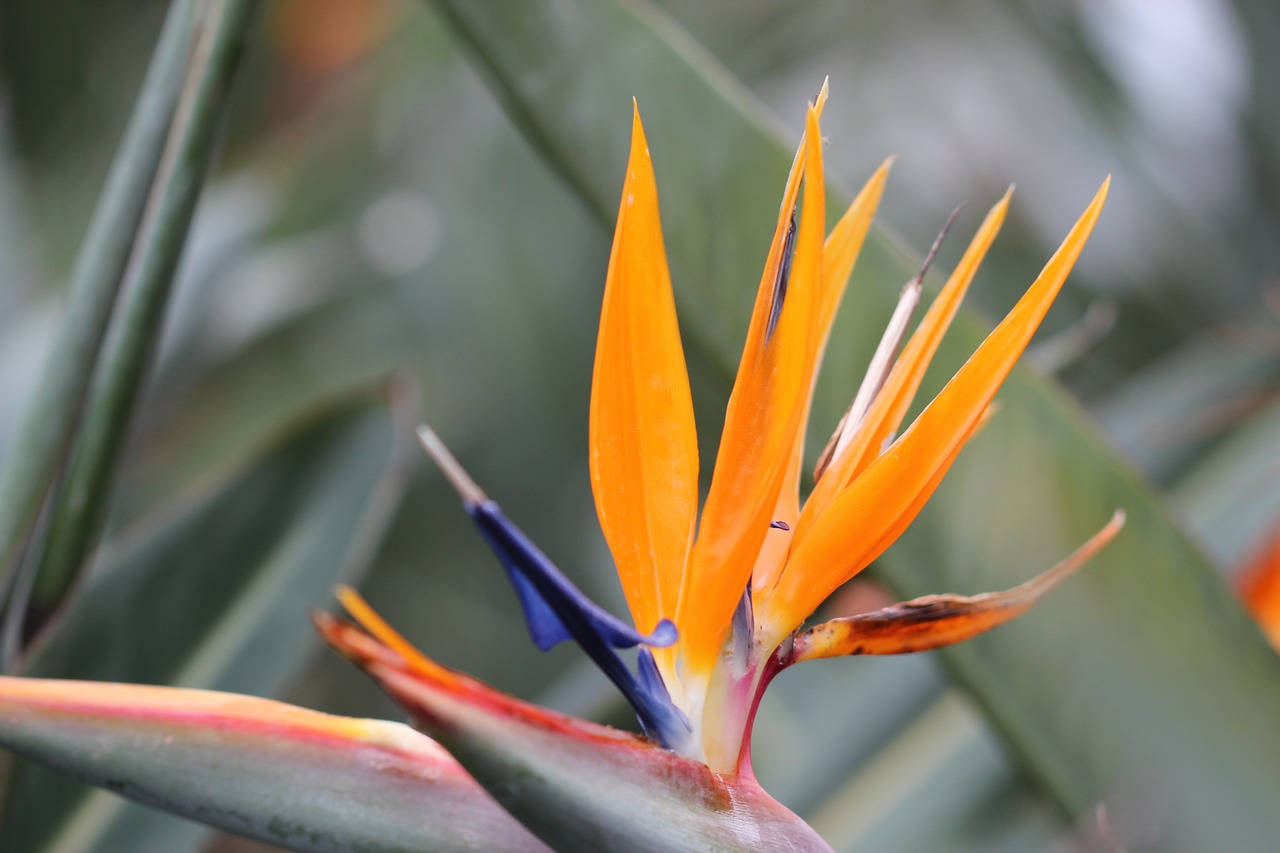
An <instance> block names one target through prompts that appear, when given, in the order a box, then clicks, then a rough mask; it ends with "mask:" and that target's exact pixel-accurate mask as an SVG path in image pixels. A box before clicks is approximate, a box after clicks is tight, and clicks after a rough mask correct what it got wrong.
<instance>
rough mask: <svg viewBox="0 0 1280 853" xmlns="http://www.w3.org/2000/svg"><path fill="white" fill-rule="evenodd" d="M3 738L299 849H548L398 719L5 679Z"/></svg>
mask: <svg viewBox="0 0 1280 853" xmlns="http://www.w3.org/2000/svg"><path fill="white" fill-rule="evenodd" d="M0 742H2V743H3V744H4V745H5V746H6V747H8V748H10V749H13V750H15V751H17V752H19V753H21V754H23V755H26V756H29V757H31V758H33V759H36V760H38V761H42V762H45V763H48V764H50V765H52V766H54V767H57V768H58V769H60V770H62V771H64V772H67V773H70V774H72V775H74V776H76V777H77V778H80V779H83V780H84V781H86V782H90V783H92V784H95V785H101V786H104V787H106V788H108V789H109V790H112V791H114V792H116V793H118V794H121V795H123V796H126V797H129V798H130V799H134V800H137V801H139V802H142V803H144V804H146V805H149V806H152V807H154V808H159V809H164V810H165V811H169V812H172V813H174V814H178V815H182V816H184V817H188V818H191V819H192V820H197V821H201V822H204V823H207V824H210V825H212V826H216V827H220V828H222V829H226V830H229V831H231V832H234V833H237V834H239V835H244V836H247V837H249V838H256V839H259V840H262V841H267V842H269V843H271V844H275V845H278V846H280V847H282V848H284V849H288V850H298V851H313V852H314V853H346V851H351V850H365V851H387V853H390V851H404V853H411V851H422V853H427V851H439V852H440V853H446V851H467V850H482V849H483V850H492V851H495V853H497V851H545V850H546V849H547V848H546V847H545V846H544V845H543V844H542V843H541V842H539V841H538V840H537V839H536V838H534V837H533V836H532V835H530V834H529V833H528V832H527V831H525V830H524V829H523V828H522V827H521V826H520V824H518V823H517V822H516V821H515V820H514V819H513V818H512V817H511V816H510V815H509V814H507V813H506V812H504V811H503V810H502V808H501V807H500V806H498V804H497V803H496V802H494V801H493V799H492V798H491V797H489V795H488V794H486V793H485V792H484V789H483V788H481V787H480V786H479V785H478V784H477V783H476V782H475V780H474V779H472V778H471V777H470V776H468V775H467V774H466V772H465V771H464V770H463V769H462V768H461V766H459V765H458V763H457V762H456V761H455V760H453V758H451V757H450V755H449V753H448V752H446V751H445V750H444V749H443V748H442V747H441V746H440V745H439V744H437V743H435V742H434V741H432V740H431V739H430V738H428V737H426V736H425V735H422V734H419V733H418V732H415V731H413V730H412V729H410V728H409V727H407V726H405V725H403V724H400V723H390V722H385V721H382V720H359V719H351V718H347V717H333V716H330V715H327V714H320V713H317V712H315V711H308V710H305V709H303V708H297V707H294V706H291V705H284V704H281V703H279V702H272V701H269V700H265V699H255V698H251V697H246V696H236V695H231V694H226V693H215V692H211V691H203V690H200V691H197V690H179V689H172V688H164V687H145V686H137V685H124V684H102V683H98V682H77V681H47V680H43V679H20V678H0Z"/></svg>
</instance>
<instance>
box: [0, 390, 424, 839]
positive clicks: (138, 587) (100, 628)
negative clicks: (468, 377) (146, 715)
mask: <svg viewBox="0 0 1280 853" xmlns="http://www.w3.org/2000/svg"><path fill="white" fill-rule="evenodd" d="M370 397H371V395H370V394H369V393H368V392H365V393H364V394H363V395H360V396H352V397H349V398H348V399H347V400H345V401H343V400H339V401H335V402H332V403H330V405H329V407H328V408H326V409H322V410H320V411H318V412H316V413H315V414H314V415H313V416H312V418H311V419H309V420H308V421H306V422H304V423H300V424H299V425H298V426H297V427H296V428H295V430H294V432H292V433H291V434H289V435H286V436H282V438H281V440H280V442H279V443H278V445H277V446H275V447H273V448H271V450H270V452H269V453H267V454H266V455H265V457H264V458H262V459H259V460H253V463H252V465H251V466H249V467H247V469H246V470H242V471H240V472H237V473H236V474H235V476H234V477H232V478H231V479H230V482H227V483H224V484H216V483H215V484H203V485H201V486H198V487H197V489H196V492H195V493H194V494H188V495H185V496H183V497H180V498H177V499H174V500H173V501H172V502H171V503H170V504H168V505H167V506H165V507H162V508H161V509H160V510H158V513H157V515H158V517H151V518H145V519H142V520H140V521H138V522H137V523H136V524H134V525H133V526H132V527H131V528H130V529H128V530H125V531H121V532H120V534H119V535H118V537H117V539H116V541H115V542H114V543H112V544H111V545H110V546H109V548H108V551H107V553H105V554H103V555H102V557H101V558H100V562H99V568H98V569H97V570H96V571H95V572H94V574H93V576H92V577H90V578H89V579H88V580H87V582H86V583H85V586H84V589H83V590H82V591H81V594H79V595H78V596H77V597H76V598H75V600H74V601H73V602H72V604H71V605H70V606H69V607H68V608H67V610H66V612H65V613H63V614H62V615H61V616H60V618H59V620H58V621H57V622H55V623H53V625H52V626H51V627H52V628H53V629H54V630H53V631H51V632H50V633H51V634H52V636H50V637H48V638H47V641H46V642H44V643H42V644H41V645H40V646H39V647H38V648H37V651H36V653H35V657H34V659H33V660H32V661H30V664H29V667H28V671H29V672H31V673H33V674H37V675H41V676H56V677H60V678H80V679H93V680H101V681H129V682H141V683H161V684H174V685H178V686H185V687H205V688H214V689H220V690H228V691H235V692H243V693H253V694H269V693H272V692H274V691H277V690H279V689H280V688H281V687H282V686H283V685H284V684H285V682H286V680H287V679H288V678H289V677H290V676H291V675H293V673H294V671H295V670H296V668H297V667H298V665H299V664H300V663H301V662H302V660H303V658H304V657H305V656H306V655H307V654H309V653H310V652H312V651H314V649H315V648H316V644H315V639H314V636H313V634H312V632H311V630H310V626H309V625H308V624H307V619H306V614H307V612H308V610H309V609H310V608H312V607H316V606H320V605H322V604H323V603H325V602H326V601H327V600H328V597H329V591H330V589H331V588H332V586H333V585H334V584H335V583H337V582H339V581H348V582H349V581H353V580H354V579H355V578H354V575H355V574H356V573H357V572H359V571H361V570H362V569H363V568H364V566H365V565H366V564H367V562H368V561H369V559H370V558H371V557H372V552H373V548H374V547H375V546H376V544H377V542H378V541H379V540H380V538H381V534H382V531H383V530H384V528H385V525H386V524H387V523H388V521H389V520H390V515H391V512H392V510H393V509H394V508H395V506H396V505H397V502H398V496H399V494H400V492H401V489H402V487H403V485H404V475H405V473H406V472H407V469H406V467H405V461H406V460H405V458H404V455H403V452H404V450H405V449H406V448H407V444H406V443H404V442H403V439H405V438H407V436H408V432H407V430H405V431H402V432H403V435H401V436H400V439H401V441H400V443H399V444H397V443H396V437H395V435H394V433H393V429H392V423H391V421H390V419H389V418H388V416H387V413H386V409H385V405H384V404H383V403H382V401H381V400H380V399H378V398H377V397H375V398H373V399H370ZM396 447H399V450H398V451H397V450H396V449H395V448H396ZM210 492H211V494H210ZM84 794H85V791H84V789H83V788H82V787H81V786H80V785H78V784H76V783H74V782H71V781H70V780H68V779H66V778H65V777H63V776H60V775H58V774H55V773H52V772H51V771H47V770H43V769H41V768H35V767H32V766H29V765H24V766H22V767H21V768H20V770H19V772H18V773H16V774H15V778H14V782H13V784H12V786H11V789H10V795H9V796H10V799H9V806H8V809H7V811H6V816H5V817H6V819H5V822H4V824H3V827H2V832H3V834H0V847H4V848H5V849H10V847H11V848H12V849H16V850H30V851H35V850H43V849H56V843H55V842H56V839H59V838H61V839H68V838H74V839H77V840H78V841H77V843H79V844H81V845H82V846H81V847H79V848H77V849H85V850H101V851H103V853H107V851H113V850H121V849H128V850H131V851H142V850H148V849H151V850H157V851H163V850H173V849H175V848H178V847H180V846H181V845H182V843H184V842H179V841H175V840H174V835H173V833H174V832H175V831H177V832H179V833H183V832H185V833H186V834H187V836H190V834H191V833H192V832H193V831H198V830H192V828H191V827H190V826H179V827H177V829H176V830H175V826H176V824H175V822H174V821H172V819H169V818H166V817H164V816H161V815H157V814H156V813H151V812H146V811H144V810H141V809H136V808H134V807H129V809H128V811H129V813H128V814H127V815H126V814H125V808H124V805H125V804H124V803H123V802H121V801H119V800H116V799H114V798H112V797H111V796H110V795H107V794H103V793H91V794H89V795H88V796H87V797H86V796H85V795H84ZM126 837H127V838H128V839H129V841H128V843H127V844H126V843H125V842H124V840H123V839H125V838H126ZM144 841H145V842H146V843H145V844H144ZM122 844H123V846H120V845H122ZM49 845H54V846H53V847H50V846H49Z"/></svg>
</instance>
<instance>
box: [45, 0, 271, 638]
mask: <svg viewBox="0 0 1280 853" xmlns="http://www.w3.org/2000/svg"><path fill="white" fill-rule="evenodd" d="M257 6H258V3H257V0H211V2H208V3H206V4H205V5H204V8H203V12H204V15H203V18H202V20H201V30H200V35H199V39H198V42H197V44H196V45H195V47H194V49H193V52H192V55H191V63H190V65H189V67H188V70H187V74H186V78H185V80H184V84H183V88H184V91H183V97H182V100H181V102H180V104H179V109H178V112H177V114H176V115H175V117H174V122H173V126H172V128H171V129H170V133H169V137H168V140H167V141H166V143H165V150H164V153H163V157H162V160H161V165H160V169H159V171H158V172H157V174H156V178H155V183H154V185H153V187H152V191H151V195H150V197H149V199H148V201H147V207H146V210H145V212H144V215H143V218H142V221H141V222H140V224H139V227H138V235H137V237H136V239H135V242H134V246H133V252H132V254H131V256H130V259H129V268H128V270H127V271H126V273H125V275H126V278H125V292H124V296H123V301H122V303H121V305H120V307H119V311H118V315H117V318H116V322H115V324H114V332H113V334H112V336H111V339H110V340H109V342H108V345H107V348H106V350H105V352H104V354H103V357H102V365H101V372H100V373H99V374H98V378H97V381H96V382H95V387H94V389H93V393H92V395H91V397H90V399H89V401H88V403H87V405H86V410H85V416H84V422H83V426H82V428H81V430H80V432H79V435H78V438H77V446H76V450H75V453H74V454H73V456H72V459H71V463H70V468H69V470H68V474H67V483H66V485H65V487H64V488H63V489H62V490H61V491H60V492H59V493H58V498H57V501H56V503H55V506H54V512H53V515H52V518H51V520H50V523H49V532H48V534H47V536H48V539H47V541H48V546H47V550H46V551H45V552H44V554H43V558H42V561H41V563H40V569H39V573H38V575H37V577H36V581H35V586H34V588H33V591H32V596H31V606H32V609H33V610H34V613H35V618H36V619H37V620H38V619H39V618H41V617H43V616H44V615H45V614H47V613H49V612H50V611H51V610H52V609H53V608H54V607H55V606H56V605H57V604H58V603H59V602H60V601H61V599H62V597H63V595H64V594H65V592H66V591H67V589H69V588H70V586H71V584H72V583H73V581H74V580H75V578H76V576H77V574H78V572H79V571H80V568H81V566H82V564H83V561H84V555H85V553H86V551H87V550H88V549H89V547H90V546H91V545H92V543H93V542H94V541H95V539H96V537H97V535H98V533H99V531H100V527H101V523H102V517H103V515H104V510H105V505H106V499H107V495H108V490H109V487H110V484H111V481H112V476H113V473H114V470H115V464H116V460H117V458H118V457H119V454H120V448H121V446H122V444H123V440H124V436H125V432H126V430H127V428H128V425H129V423H130V415H131V414H132V411H133V405H134V401H135V399H136V397H137V394H138V391H139V388H140V387H141V385H142V380H143V377H144V376H145V375H146V369H147V366H148V362H149V359H150V355H151V352H152V350H153V349H154V347H155V344H156V341H157V340H158V338H159V334H160V329H161V326H162V321H163V319H164V315H165V308H166V306H167V304H168V297H169V293H170V290H171V286H172V283H173V278H174V273H175V272H176V270H177V267H178V261H179V259H180V258H181V257H182V248H183V245H184V244H185V243H186V237H187V230H188V227H189V226H190V223H191V217H192V215H193V213H194V212H195V206H196V201H197V199H198V198H199V196H200V188H201V186H202V185H203V183H204V180H205V174H206V172H207V170H208V167H209V163H210V160H211V159H212V157H213V151H214V147H215V145H214V143H215V141H216V139H217V130H218V128H219V127H220V126H221V118H222V114H223V108H224V106H225V104H226V101H227V97H228V90H229V88H230V85H231V80H232V78H233V76H234V74H235V70H236V68H237V66H238V64H239V60H240V57H241V54H242V53H243V48H244V40H245V35H246V33H247V31H248V28H249V25H250V23H251V21H252V19H253V15H254V12H255V11H256V9H257Z"/></svg>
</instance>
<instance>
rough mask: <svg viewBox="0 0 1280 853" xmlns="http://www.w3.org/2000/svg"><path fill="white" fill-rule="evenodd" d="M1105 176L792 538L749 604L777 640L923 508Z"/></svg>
mask: <svg viewBox="0 0 1280 853" xmlns="http://www.w3.org/2000/svg"><path fill="white" fill-rule="evenodd" d="M1109 186H1110V178H1108V179H1107V180H1106V181H1104V182H1103V184H1102V187H1101V188H1100V189H1099V190H1098V193H1097V195H1096V196H1095V197H1094V199H1093V201H1092V202H1091V203H1090V205H1089V207H1088V208H1087V209H1086V210H1085V212H1084V214H1083V215H1082V216H1081V217H1080V219H1079V220H1078V221H1077V222H1076V224H1075V226H1074V227H1073V228H1072V229H1071V233H1070V234H1068V235H1067V238H1066V240H1064V241H1063V243H1062V246H1061V247H1059V249H1058V251H1057V252H1056V253H1055V254H1054V256H1053V257H1052V258H1050V260H1049V262H1048V264H1046V265H1045V268H1044V270H1043V271H1042V272H1041V273H1040V276H1039V278H1037V279H1036V281H1035V283H1034V284H1032V285H1031V288H1030V289H1029V290H1028V291H1027V293H1026V294H1025V295H1024V296H1023V297H1022V299H1020V300H1019V301H1018V304H1017V305H1015V306H1014V307H1013V310H1011V311H1010V312H1009V314H1008V315H1007V316H1006V317H1005V319H1004V320H1003V321H1002V322H1001V323H1000V325H999V326H997V327H996V329H995V331H993V332H992V333H991V334H990V335H989V336H988V337H987V339H986V340H985V341H983V342H982V344H981V345H980V346H979V347H978V349H977V351H976V352H974V354H973V356H972V357H971V358H970V359H969V361H968V362H966V363H965V365H964V366H963V367H961V368H960V371H959V372H958V373H956V375H955V376H954V377H953V378H952V380H951V381H950V382H949V383H947V386H946V387H945V388H943V389H942V391H941V392H940V393H939V394H938V396H937V397H935V398H934V400H933V402H931V403H930V404H929V406H928V407H927V408H926V409H925V410H924V411H923V412H921V414H920V416H919V417H918V418H917V419H916V421H915V423H913V424H912V425H911V426H910V427H909V428H908V429H907V431H906V432H905V433H903V434H902V436H901V437H899V438H898V440H897V441H895V442H894V444H893V446H892V447H890V448H889V449H888V450H886V451H885V452H884V453H883V454H882V455H881V456H880V457H879V458H877V459H876V461H875V462H873V463H872V464H871V465H870V466H869V467H868V468H867V469H866V470H865V471H864V472H863V473H862V475H861V476H859V477H858V478H857V479H856V480H854V481H853V483H852V484H850V485H849V486H848V487H847V488H846V489H845V490H844V491H843V492H842V493H841V494H840V495H839V496H838V497H836V498H835V500H833V501H832V502H831V504H830V505H829V507H828V508H827V510H826V511H825V512H824V513H823V514H822V516H821V517H820V518H818V519H817V520H816V521H815V523H814V525H813V528H812V530H811V531H810V532H809V534H808V535H807V536H806V537H805V538H804V540H803V541H801V542H800V543H798V544H797V545H796V548H795V551H794V552H793V553H792V555H791V559H790V560H789V561H788V563H787V566H786V568H785V569H784V571H783V573H782V576H781V577H780V578H779V580H778V582H777V584H775V586H774V588H773V591H772V592H771V594H770V595H769V596H768V598H767V601H766V602H765V603H766V604H767V607H768V613H767V615H762V614H760V613H759V612H757V618H758V619H759V620H760V621H762V622H764V621H765V620H766V619H767V627H766V630H767V631H768V632H769V633H770V635H771V639H776V640H780V639H781V638H782V637H783V636H785V635H786V634H787V633H789V632H790V631H791V630H793V629H794V628H795V627H796V626H797V625H799V624H800V622H802V621H803V620H804V619H805V617H807V616H808V615H809V614H810V613H812V612H813V610H814V609H815V608H816V607H817V606H818V604H820V603H821V602H822V601H823V599H825V598H826V597H827V596H828V595H830V594H831V593H832V592H833V591H834V590H835V589H836V587H838V586H839V585H840V584H842V583H844V582H845V581H846V580H848V579H849V578H850V577H852V576H853V575H855V574H857V573H858V572H859V571H861V570H862V569H863V568H865V567H866V566H867V564H868V563H870V562H871V561H872V560H874V559H875V558H876V557H878V556H879V555H880V554H881V553H882V552H883V551H884V549H885V548H887V547H889V545H890V544H891V543H892V542H893V540H894V539H896V538H897V537H898V536H899V535H900V534H901V533H902V531H903V530H905V529H906V527H907V525H908V524H910V523H911V521H912V520H913V519H914V518H915V516H916V514H917V513H918V512H919V511H920V509H921V508H923V506H924V503H925V501H927V500H928V497H929V496H930V495H931V494H932V492H933V490H934V488H936V486H937V484H938V483H939V482H940V481H941V478H942V475H943V474H945V473H946V470H947V469H948V468H949V467H950V465H951V463H952V461H953V460H954V459H955V457H956V455H958V453H959V451H960V448H961V447H962V446H963V444H964V441H965V440H966V439H967V437H968V436H969V435H970V434H971V433H972V432H973V430H974V428H975V427H976V426H977V424H978V422H979V420H980V418H981V416H982V413H983V411H984V410H985V409H986V407H987V405H988V403H990V401H991V398H992V397H993V396H994V395H995V392H996V390H997V389H998V388H999V387H1000V385H1001V383H1002V382H1003V381H1004V379H1005V377H1006V376H1007V375H1008V373H1009V371H1010V370H1011V369H1012V368H1013V365H1014V363H1015V362H1016V361H1017V360H1018V357H1019V356H1020V355H1021V354H1022V351H1023V349H1024V348H1025V347H1026V345H1027V342H1028V341H1030V339H1031V336H1032V335H1033V334H1034V333H1035V330H1036V328H1037V327H1038V326H1039V324H1040V321H1041V319H1042V318H1043V317H1044V315H1045V313H1046V312H1047V311H1048V310H1049V306H1050V305H1052V304H1053V300H1054V297H1056V296H1057V294H1058V291H1059V289H1060V288H1061V287H1062V284H1063V282H1064V281H1065V280H1066V277H1067V274H1068V273H1069V272H1070V271H1071V267H1072V266H1073V265H1074V264H1075V261H1076V258H1077V257H1079V254H1080V251H1081V250H1082V249H1083V248H1084V244H1085V242H1086V241H1087V240H1088V238H1089V234H1090V232H1091V231H1092V230H1093V226H1094V223H1096V222H1097V219H1098V215H1099V213H1101V211H1102V206H1103V203H1104V202H1105V200H1106V195H1107V189H1108V187H1109Z"/></svg>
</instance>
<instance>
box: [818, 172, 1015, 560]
mask: <svg viewBox="0 0 1280 853" xmlns="http://www.w3.org/2000/svg"><path fill="white" fill-rule="evenodd" d="M1012 192H1013V190H1012V189H1010V190H1009V192H1007V193H1005V195H1004V198H1002V199H1000V201H999V202H998V203H997V204H996V205H995V207H993V208H991V210H990V212H988V213H987V216H986V218H985V219H984V220H983V222H982V225H981V227H980V228H979V229H978V233H977V234H975V235H974V237H973V240H972V241H970V243H969V247H968V248H967V249H966V250H965V253H964V256H963V257H961V259H960V263H959V264H957V265H956V268H955V270H954V271H953V272H952V273H951V277H950V278H948V279H947V283H946V284H945V285H944V286H943V288H942V290H941V291H940V292H939V293H938V297H937V298H936V299H935V300H934V301H933V304H932V305H931V306H929V310H928V312H927V313H926V314H925V316H924V319H923V320H921V321H920V326H919V327H918V328H917V329H916V331H915V334H913V335H912V336H911V339H910V340H909V341H907V345H906V346H905V347H903V349H902V354H901V356H899V358H898V360H897V362H895V363H894V366H893V369H892V370H891V371H890V372H889V376H888V378H887V379H886V380H885V384H884V387H883V388H882V389H881V390H880V393H879V394H878V395H877V396H876V399H875V401H874V402H873V403H872V404H871V407H870V409H868V410H867V415H866V417H865V418H864V419H863V421H862V424H861V425H860V426H858V427H857V429H856V431H854V433H853V435H852V438H851V439H850V440H849V441H848V443H847V444H846V446H845V447H844V448H843V449H841V450H840V452H839V453H838V455H836V456H835V458H833V459H832V461H831V462H830V464H829V465H828V466H827V468H826V470H825V471H823V472H822V475H821V476H820V477H819V478H818V481H817V483H816V484H815V485H814V489H813V492H812V493H811V494H810V495H809V498H808V500H807V501H805V507H804V512H803V513H802V514H801V518H800V521H799V524H798V525H797V528H796V542H797V544H798V542H799V540H800V539H801V538H803V536H804V534H805V533H807V532H808V530H809V529H810V528H811V527H812V526H813V523H814V521H815V520H816V519H817V518H818V517H819V516H820V515H821V514H822V512H823V510H825V509H826V507H827V506H828V505H829V504H830V503H831V501H832V499H834V498H835V496H836V495H838V494H840V492H842V491H843V490H844V489H845V487H846V486H848V485H849V483H851V482H853V480H854V479H855V478H856V477H857V476H858V474H860V473H862V471H864V470H865V469H866V467H867V466H868V465H870V464H871V462H872V461H873V460H874V459H875V458H876V456H877V455H879V453H880V451H881V449H882V447H883V445H884V441H885V439H886V438H888V437H889V436H890V435H891V434H892V433H893V432H894V430H896V429H897V428H898V426H899V424H901V423H902V418H903V417H904V416H905V415H906V413H907V409H908V408H909V407H910V406H911V401H912V400H913V399H914V398H915V394H916V390H917V389H918V388H919V387H920V381H921V380H922V379H923V378H924V374H925V370H926V369H927V368H928V367H929V362H930V361H931V360H932V359H933V356H934V353H936V352H937V351H938V345H939V344H940V343H941V342H942V336H943V335H944V334H946V331H947V328H948V327H949V326H950V325H951V321H952V319H953V318H954V317H955V315H956V311H957V310H958V309H959V307H960V303H961V301H963V299H964V295H965V293H966V292H967V291H968V289H969V284H970V283H971V282H972V281H973V277H974V275H976V274H977V272H978V267H979V266H980V265H981V263H982V259H983V258H984V257H985V256H986V254H987V250H988V249H989V248H990V247H991V243H992V241H994V240H995V238H996V235H997V234H998V233H1000V226H1001V225H1003V224H1004V219H1005V214H1006V212H1007V211H1008V209H1009V198H1010V196H1011V194H1012ZM838 438H839V436H834V437H833V438H832V441H833V442H834V441H837V439H838Z"/></svg>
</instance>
